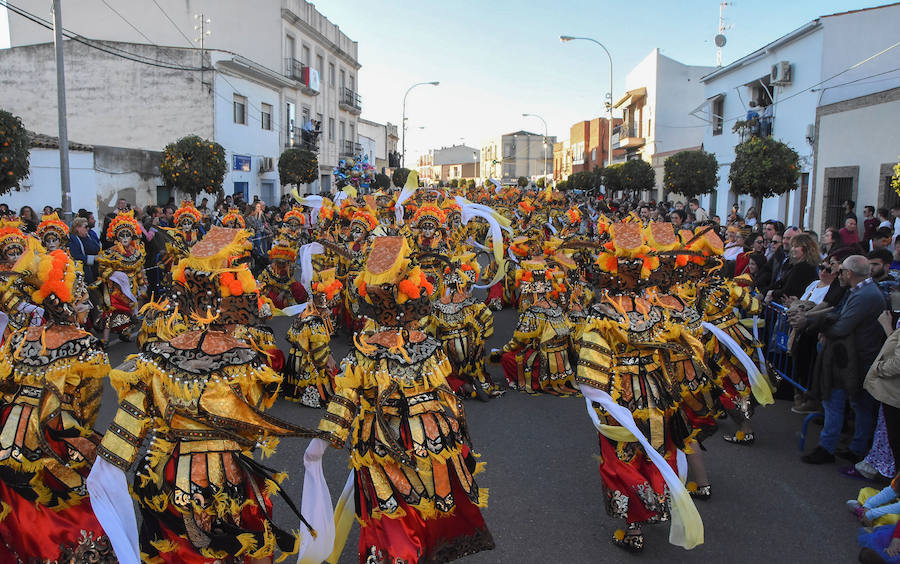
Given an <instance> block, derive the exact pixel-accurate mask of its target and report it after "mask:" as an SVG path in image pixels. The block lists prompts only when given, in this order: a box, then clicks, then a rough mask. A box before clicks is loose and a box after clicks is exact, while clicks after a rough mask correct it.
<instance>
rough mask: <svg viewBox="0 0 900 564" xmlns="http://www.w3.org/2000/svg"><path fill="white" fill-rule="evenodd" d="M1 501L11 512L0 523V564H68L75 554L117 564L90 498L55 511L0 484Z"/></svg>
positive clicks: (2, 483) (1, 482)
mask: <svg viewBox="0 0 900 564" xmlns="http://www.w3.org/2000/svg"><path fill="white" fill-rule="evenodd" d="M0 500H2V501H3V503H5V504H6V505H8V506H9V508H10V510H9V513H8V514H7V515H6V517H4V518H3V519H2V520H0V539H2V540H3V544H0V562H17V561H25V562H30V561H34V560H37V561H40V562H56V561H59V562H64V561H65V562H67V561H69V560H70V559H72V558H73V555H74V554H75V553H76V552H78V553H82V554H85V555H95V556H96V558H97V559H96V560H92V561H95V562H116V560H115V557H114V556H113V552H112V548H111V547H110V546H109V541H108V540H107V539H106V535H105V534H104V533H103V529H102V528H101V527H100V523H99V522H97V518H96V517H95V516H94V511H93V509H91V502H90V499H89V498H87V497H85V498H82V499H81V500H80V501H78V502H75V503H74V504H73V505H72V506H70V507H67V508H65V509H62V510H60V511H55V510H53V509H50V508H48V507H45V506H43V505H38V504H36V503H35V502H34V500H33V499H25V497H23V496H22V495H20V494H19V493H18V492H16V491H15V489H13V488H12V487H10V486H9V485H8V484H7V483H6V482H5V481H2V480H0ZM85 561H87V560H85Z"/></svg>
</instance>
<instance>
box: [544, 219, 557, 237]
mask: <svg viewBox="0 0 900 564" xmlns="http://www.w3.org/2000/svg"><path fill="white" fill-rule="evenodd" d="M544 225H546V226H547V228H548V229H549V230H550V231H551V232H552V233H553V234H554V235H556V228H555V227H553V224H552V223H551V222H549V221H547V222H545V223H544Z"/></svg>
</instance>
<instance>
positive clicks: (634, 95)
mask: <svg viewBox="0 0 900 564" xmlns="http://www.w3.org/2000/svg"><path fill="white" fill-rule="evenodd" d="M646 95H647V88H645V87H643V86H642V87H640V88H635V89H634V90H629V91H628V92H626V93H625V95H624V96H622V99H621V100H619V101H618V102H616V103H615V105H614V106H613V107H614V108H618V107H619V106H623V105H624V106H630V105H631V103H632V102H634V101H637V100H640V99H641V98H643V97H644V96H646Z"/></svg>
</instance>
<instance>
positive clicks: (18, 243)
mask: <svg viewBox="0 0 900 564" xmlns="http://www.w3.org/2000/svg"><path fill="white" fill-rule="evenodd" d="M19 225H20V223H19V222H18V221H0V269H2V272H0V337H3V338H5V337H6V336H7V335H8V334H9V333H11V332H13V331H16V330H18V329H22V328H23V327H27V326H28V325H40V324H41V322H42V319H43V313H44V312H43V309H42V308H41V307H40V306H38V305H36V304H34V303H33V300H32V293H33V292H34V290H35V288H33V287H32V285H31V284H30V282H29V280H31V279H32V278H31V276H30V275H33V274H34V273H33V272H30V271H29V269H32V268H33V267H34V264H35V261H36V260H37V257H38V254H39V251H40V249H39V247H40V245H39V244H38V241H37V239H35V238H33V237H28V236H26V235H25V233H23V232H22V230H21V229H20V228H19Z"/></svg>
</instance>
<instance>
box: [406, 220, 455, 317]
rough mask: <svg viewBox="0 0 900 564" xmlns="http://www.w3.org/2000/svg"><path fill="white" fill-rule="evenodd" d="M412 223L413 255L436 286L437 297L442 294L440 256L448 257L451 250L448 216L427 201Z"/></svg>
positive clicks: (435, 295)
mask: <svg viewBox="0 0 900 564" xmlns="http://www.w3.org/2000/svg"><path fill="white" fill-rule="evenodd" d="M412 223H413V226H414V230H415V231H414V232H415V236H414V237H413V245H412V248H413V255H414V258H415V259H416V261H417V262H418V264H419V265H420V267H421V268H422V271H423V272H425V276H426V277H427V278H428V282H429V283H430V284H431V286H432V287H433V288H434V292H435V294H433V295H432V296H431V298H432V299H435V298H437V297H439V296H440V295H442V292H441V275H440V272H441V266H442V264H443V263H442V262H441V261H440V258H439V257H446V256H447V253H448V252H449V251H450V248H449V247H448V242H447V234H446V231H445V225H446V223H447V216H446V215H445V214H444V211H443V210H442V209H441V208H440V207H439V206H437V205H435V204H433V203H426V204H423V205H422V206H420V207H419V209H418V210H417V211H416V215H415V216H413V221H412Z"/></svg>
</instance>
